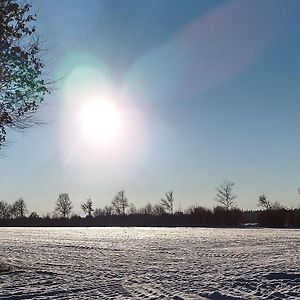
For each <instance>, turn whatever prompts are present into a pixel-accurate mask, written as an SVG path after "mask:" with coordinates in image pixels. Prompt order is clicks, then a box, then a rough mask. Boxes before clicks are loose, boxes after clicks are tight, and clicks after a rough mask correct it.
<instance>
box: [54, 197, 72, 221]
mask: <svg viewBox="0 0 300 300" xmlns="http://www.w3.org/2000/svg"><path fill="white" fill-rule="evenodd" d="M55 210H56V211H57V213H58V214H59V215H60V216H62V217H64V218H67V217H69V215H70V214H71V211H72V202H71V200H70V197H69V195H68V194H67V193H62V194H59V196H58V200H57V202H56V209H55Z"/></svg>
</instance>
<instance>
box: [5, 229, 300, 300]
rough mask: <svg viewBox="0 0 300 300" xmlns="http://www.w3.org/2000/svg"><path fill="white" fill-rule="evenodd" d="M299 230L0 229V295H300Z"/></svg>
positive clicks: (219, 299) (230, 299) (216, 299)
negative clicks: (0, 265)
mask: <svg viewBox="0 0 300 300" xmlns="http://www.w3.org/2000/svg"><path fill="white" fill-rule="evenodd" d="M299 234H300V230H294V229H254V228H250V229H248V228H247V229H204V228H0V237H1V243H0V253H1V262H3V263H5V264H6V265H7V264H8V265H9V266H10V268H9V269H4V270H2V271H1V272H0V299H103V300H106V299H111V300H112V299H172V300H181V299H185V300H186V299H191V300H193V299H212V300H223V299H226V300H236V299H250V300H251V299H274V300H275V299H300V267H299V266H300V251H299V250H300V238H299Z"/></svg>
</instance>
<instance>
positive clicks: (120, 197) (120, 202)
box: [111, 191, 129, 215]
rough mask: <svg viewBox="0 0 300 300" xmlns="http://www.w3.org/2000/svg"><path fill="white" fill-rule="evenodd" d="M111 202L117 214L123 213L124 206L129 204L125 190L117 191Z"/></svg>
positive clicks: (124, 211)
mask: <svg viewBox="0 0 300 300" xmlns="http://www.w3.org/2000/svg"><path fill="white" fill-rule="evenodd" d="M111 204H112V207H113V209H114V211H115V213H116V214H117V215H125V213H126V208H127V207H128V206H129V204H128V199H127V197H126V196H125V192H124V191H120V192H118V194H117V195H116V196H115V197H114V198H113V200H112V202H111Z"/></svg>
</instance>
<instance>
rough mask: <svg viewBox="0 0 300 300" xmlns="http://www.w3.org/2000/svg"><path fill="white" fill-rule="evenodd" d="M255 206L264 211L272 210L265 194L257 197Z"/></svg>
mask: <svg viewBox="0 0 300 300" xmlns="http://www.w3.org/2000/svg"><path fill="white" fill-rule="evenodd" d="M257 206H260V207H262V208H264V209H271V208H272V204H271V202H270V201H269V200H268V199H267V196H266V195H265V194H261V195H259V197H258V204H257Z"/></svg>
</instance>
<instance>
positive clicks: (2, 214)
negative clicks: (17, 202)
mask: <svg viewBox="0 0 300 300" xmlns="http://www.w3.org/2000/svg"><path fill="white" fill-rule="evenodd" d="M10 216H11V206H10V205H9V204H8V203H6V202H5V201H0V219H9V218H10Z"/></svg>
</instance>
